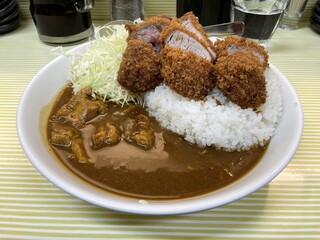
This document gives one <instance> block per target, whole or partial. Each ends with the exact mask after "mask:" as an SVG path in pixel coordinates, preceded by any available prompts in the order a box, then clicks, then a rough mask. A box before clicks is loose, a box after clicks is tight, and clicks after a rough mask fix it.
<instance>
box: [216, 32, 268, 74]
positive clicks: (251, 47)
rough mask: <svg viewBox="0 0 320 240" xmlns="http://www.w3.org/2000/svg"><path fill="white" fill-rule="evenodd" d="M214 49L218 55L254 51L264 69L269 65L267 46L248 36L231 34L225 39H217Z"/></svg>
mask: <svg viewBox="0 0 320 240" xmlns="http://www.w3.org/2000/svg"><path fill="white" fill-rule="evenodd" d="M214 50H215V52H216V53H217V55H218V57H220V56H227V55H230V54H233V53H236V52H243V53H252V54H254V55H255V56H257V57H258V58H259V61H260V62H261V63H262V65H263V68H264V70H265V69H266V68H268V67H269V55H268V53H267V52H266V50H265V48H264V47H263V46H261V45H259V44H257V43H256V42H254V41H252V40H250V39H247V38H242V37H237V36H229V37H226V38H225V39H224V40H217V41H216V42H215V44H214Z"/></svg>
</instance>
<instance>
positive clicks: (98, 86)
mask: <svg viewBox="0 0 320 240" xmlns="http://www.w3.org/2000/svg"><path fill="white" fill-rule="evenodd" d="M127 37H128V32H127V30H126V29H125V27H124V25H105V26H103V27H100V28H96V29H95V40H94V41H92V42H91V45H90V46H89V47H88V49H87V51H86V52H85V53H81V54H77V55H74V59H73V61H72V64H71V70H70V73H69V80H70V81H71V83H72V84H73V88H74V92H75V93H77V92H78V91H80V90H81V89H82V88H84V87H87V86H91V87H92V89H93V91H94V93H96V94H99V95H100V96H101V97H103V98H104V100H108V101H112V102H115V103H119V104H122V105H124V104H126V103H129V102H135V103H141V101H142V100H141V98H140V97H139V96H138V95H136V94H133V93H132V92H130V91H128V90H126V89H124V88H123V87H121V86H120V84H119V83H118V81H117V74H118V70H119V67H120V63H121V60H122V54H123V53H124V51H125V49H126V47H127V42H126V39H127Z"/></svg>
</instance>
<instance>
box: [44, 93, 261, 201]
mask: <svg viewBox="0 0 320 240" xmlns="http://www.w3.org/2000/svg"><path fill="white" fill-rule="evenodd" d="M73 98H74V96H73V93H72V89H71V88H70V87H67V88H65V89H64V90H63V92H62V93H61V94H60V96H59V97H58V98H57V99H56V100H55V104H54V107H53V110H52V112H51V114H50V117H49V120H48V124H47V136H48V141H49V144H50V147H51V148H52V149H53V151H54V153H55V155H56V156H57V158H58V159H59V160H60V161H61V162H62V163H63V164H64V165H66V166H67V168H68V169H70V171H72V172H73V173H75V174H76V175H78V176H79V177H81V178H82V179H83V180H85V181H86V182H89V183H91V184H93V185H95V186H98V187H100V188H102V189H105V190H106V191H109V192H112V193H116V194H120V195H124V196H127V197H133V198H138V199H149V200H150V199H163V200H170V199H179V198H187V197H193V196H198V195H202V194H206V193H209V192H212V191H215V190H218V189H220V188H222V187H225V186H227V185H229V184H231V183H232V182H234V181H236V180H238V179H239V178H241V177H242V176H244V175H245V174H246V173H248V172H249V171H250V170H251V169H252V168H253V167H254V166H255V165H256V164H257V163H258V162H259V160H260V159H261V157H262V156H263V154H264V152H265V149H266V147H257V148H253V149H251V150H248V151H241V152H238V151H236V152H225V151H222V150H217V149H215V148H213V147H207V148H199V147H198V146H197V145H195V144H190V143H189V142H187V141H185V140H184V139H183V137H181V136H179V135H177V134H175V133H173V132H171V131H170V130H167V129H164V128H163V127H161V126H160V124H159V123H158V122H157V121H156V120H155V119H154V118H152V117H150V116H148V113H147V111H146V109H144V108H143V107H141V106H137V105H131V106H121V105H117V104H114V103H106V102H103V101H100V100H96V99H93V98H91V97H88V95H87V99H86V100H85V101H86V103H85V104H87V103H88V102H89V101H92V102H94V103H95V104H96V105H94V106H92V105H91V103H90V102H89V106H90V107H88V108H89V109H91V110H88V109H86V108H85V106H86V105H85V104H83V102H81V103H80V105H81V107H80V106H78V105H68V104H69V103H70V102H72V101H73ZM97 101H99V102H97ZM101 104H102V105H101ZM79 108H80V111H82V112H80V114H79V116H80V118H77V117H74V115H77V114H75V113H74V112H73V111H74V110H75V109H79ZM92 113H94V114H92ZM63 114H64V115H63ZM70 116H72V117H71V119H70ZM78 120H79V121H78ZM127 122H132V124H131V125H130V126H129V127H128V126H127V124H126V123H127ZM55 125H56V126H59V128H58V130H57V129H55ZM101 126H109V127H105V128H102V127H101ZM110 126H112V127H111V130H110ZM65 129H68V131H67V132H63V131H64V130H65ZM70 129H71V130H70ZM99 129H103V131H102V132H99ZM106 129H107V130H106ZM132 129H135V130H133V131H131V130H132ZM109 130H110V131H109ZM129 130H130V131H131V132H130V131H129ZM106 131H107V132H108V131H109V132H110V134H105V132H106ZM57 133H58V135H57ZM61 133H63V134H64V136H65V135H66V134H67V138H65V139H64V140H63V141H62V142H61V143H60V142H56V139H58V141H60V138H59V137H60V135H61ZM69 133H70V134H71V135H68V134H69ZM59 134H60V135H59ZM57 136H58V137H57ZM70 136H71V137H70ZM95 136H98V137H97V138H95ZM105 136H106V137H105ZM101 138H102V139H103V141H102V142H101V144H100V143H99V144H98V145H95V143H96V142H97V140H96V139H98V140H99V139H101ZM77 151H79V152H77Z"/></svg>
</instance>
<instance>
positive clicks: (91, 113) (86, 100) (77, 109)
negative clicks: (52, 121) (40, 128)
mask: <svg viewBox="0 0 320 240" xmlns="http://www.w3.org/2000/svg"><path fill="white" fill-rule="evenodd" d="M107 110H108V109H107V105H106V104H104V103H103V101H102V100H101V99H93V98H92V89H91V88H90V87H87V88H84V89H82V90H81V91H80V92H79V93H78V94H76V95H74V96H73V97H72V98H71V99H70V101H69V102H68V103H66V104H65V105H63V106H62V107H61V108H60V109H59V111H58V112H57V114H56V115H55V117H56V118H57V119H63V120H64V121H66V122H70V123H72V125H74V126H76V127H83V126H84V124H85V123H86V122H88V121H90V120H91V119H93V118H95V117H97V116H98V115H100V114H104V113H106V112H107Z"/></svg>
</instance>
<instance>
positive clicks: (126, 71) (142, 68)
mask: <svg viewBox="0 0 320 240" xmlns="http://www.w3.org/2000/svg"><path fill="white" fill-rule="evenodd" d="M160 68H161V65H160V55H159V54H157V53H155V51H154V50H153V48H152V47H151V46H150V45H149V44H148V43H146V42H145V41H143V40H137V39H134V40H130V41H128V46H127V48H126V50H125V52H124V54H123V58H122V61H121V64H120V69H119V71H118V82H119V84H120V85H121V86H123V87H124V88H127V89H129V90H130V91H132V92H136V93H139V92H146V91H148V90H151V89H154V88H155V87H156V86H158V85H159V83H160V82H161V81H162V77H161V73H160Z"/></svg>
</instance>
